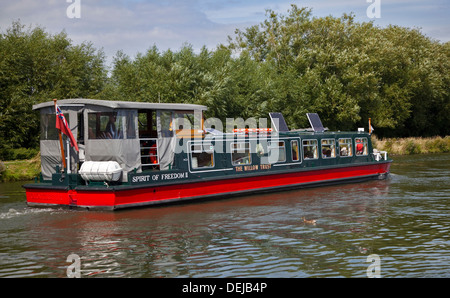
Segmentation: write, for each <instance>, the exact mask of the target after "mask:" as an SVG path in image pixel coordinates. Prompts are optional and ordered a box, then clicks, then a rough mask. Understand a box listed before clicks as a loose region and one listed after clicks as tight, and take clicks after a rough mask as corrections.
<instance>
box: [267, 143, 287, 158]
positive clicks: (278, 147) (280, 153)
mask: <svg viewBox="0 0 450 298" xmlns="http://www.w3.org/2000/svg"><path fill="white" fill-rule="evenodd" d="M285 161H286V148H285V146H284V141H278V142H269V162H270V163H276V162H285Z"/></svg>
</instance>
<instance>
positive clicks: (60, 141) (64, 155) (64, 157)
mask: <svg viewBox="0 0 450 298" xmlns="http://www.w3.org/2000/svg"><path fill="white" fill-rule="evenodd" d="M56 100H57V99H56V98H55V99H53V102H54V103H55V115H56V117H58V111H57V110H56ZM56 121H58V119H56ZM58 135H59V145H60V146H61V159H62V162H63V166H64V170H65V169H66V168H67V165H66V154H65V153H64V145H63V141H62V136H61V131H60V130H59V129H58Z"/></svg>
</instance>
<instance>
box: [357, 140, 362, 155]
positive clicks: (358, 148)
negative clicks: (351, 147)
mask: <svg viewBox="0 0 450 298" xmlns="http://www.w3.org/2000/svg"><path fill="white" fill-rule="evenodd" d="M363 152H364V145H363V143H362V142H361V140H359V139H358V140H356V155H362V154H363Z"/></svg>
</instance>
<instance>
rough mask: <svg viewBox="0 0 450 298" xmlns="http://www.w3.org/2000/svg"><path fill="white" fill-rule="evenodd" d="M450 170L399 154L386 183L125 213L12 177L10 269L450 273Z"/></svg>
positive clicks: (3, 230)
mask: <svg viewBox="0 0 450 298" xmlns="http://www.w3.org/2000/svg"><path fill="white" fill-rule="evenodd" d="M449 177H450V154H434V155H412V156H397V157H394V163H393V165H392V167H391V175H390V177H389V179H387V180H381V181H371V182H366V183H356V184H346V185H339V186H329V187H321V188H311V189H305V190H295V191H287V192H278V193H271V194H265V195H253V196H245V197H239V198H232V199H223V200H214V201H210V202H206V201H203V202H195V203H189V204H182V205H172V206H163V207H152V208H143V209H133V210H123V211H119V212H94V211H80V210H65V209H34V208H28V207H27V206H26V204H25V193H24V189H23V188H22V187H21V185H22V184H23V182H22V183H3V184H0V277H66V276H67V272H68V270H67V269H68V267H69V266H74V265H75V264H76V265H77V266H78V267H77V268H79V269H80V270H79V271H78V272H79V273H80V275H81V277H256V278H258V277H286V278H290V277H367V275H368V274H379V275H380V276H381V277H447V278H448V277H450V183H449V180H450V179H449ZM303 218H305V219H306V220H307V221H308V220H316V223H315V224H312V223H310V222H309V221H308V222H304V220H303ZM68 258H69V259H68ZM77 258H78V260H79V263H76V262H75V260H76V259H77ZM375 259H377V260H378V261H376V262H375V263H370V262H371V261H372V260H375ZM368 261H369V262H368ZM374 265H376V267H377V268H375V269H374V267H369V266H374ZM70 268H73V267H70ZM70 268H69V269H70ZM376 270H378V271H376ZM70 272H76V271H70V270H69V273H70Z"/></svg>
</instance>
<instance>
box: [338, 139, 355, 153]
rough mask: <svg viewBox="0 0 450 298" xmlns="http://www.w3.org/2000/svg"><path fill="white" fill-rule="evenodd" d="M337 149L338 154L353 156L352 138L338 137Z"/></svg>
mask: <svg viewBox="0 0 450 298" xmlns="http://www.w3.org/2000/svg"><path fill="white" fill-rule="evenodd" d="M339 150H340V153H339V155H340V156H343V157H350V156H353V150H352V139H350V138H345V139H339Z"/></svg>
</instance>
